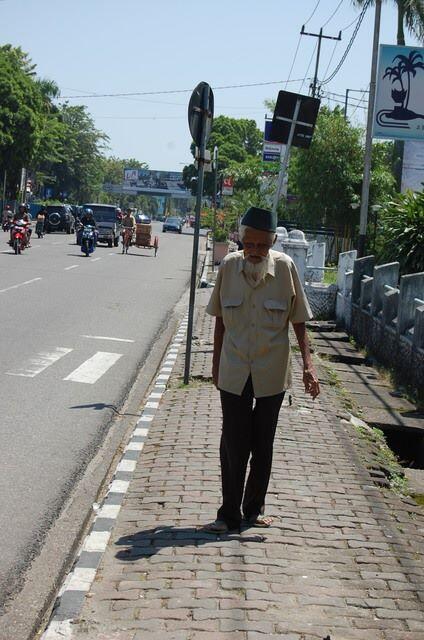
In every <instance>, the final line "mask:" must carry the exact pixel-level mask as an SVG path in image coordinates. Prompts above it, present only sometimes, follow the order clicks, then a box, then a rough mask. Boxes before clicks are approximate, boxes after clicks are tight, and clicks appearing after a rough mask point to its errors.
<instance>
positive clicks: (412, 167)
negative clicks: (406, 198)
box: [401, 140, 424, 193]
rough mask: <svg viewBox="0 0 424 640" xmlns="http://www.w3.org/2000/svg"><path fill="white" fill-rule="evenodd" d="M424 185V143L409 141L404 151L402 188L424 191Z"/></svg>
mask: <svg viewBox="0 0 424 640" xmlns="http://www.w3.org/2000/svg"><path fill="white" fill-rule="evenodd" d="M423 183H424V142H422V141H418V140H407V141H406V142H405V146H404V149H403V167H402V186H401V190H402V193H404V192H405V191H406V190H407V189H412V191H422V190H423Z"/></svg>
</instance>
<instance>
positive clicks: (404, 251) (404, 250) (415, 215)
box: [378, 191, 424, 273]
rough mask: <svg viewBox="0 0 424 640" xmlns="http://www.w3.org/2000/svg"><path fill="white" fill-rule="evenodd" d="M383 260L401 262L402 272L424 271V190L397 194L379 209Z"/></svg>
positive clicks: (380, 257)
mask: <svg viewBox="0 0 424 640" xmlns="http://www.w3.org/2000/svg"><path fill="white" fill-rule="evenodd" d="M378 241H379V251H378V257H379V260H380V262H381V261H384V262H393V261H397V262H399V263H400V268H401V271H402V273H417V272H420V271H424V251H423V247H424V193H423V192H413V191H407V192H406V193H404V194H398V195H397V196H396V197H394V198H393V199H392V200H390V201H389V202H388V203H386V204H385V205H384V206H383V208H382V209H381V210H380V211H379V234H378Z"/></svg>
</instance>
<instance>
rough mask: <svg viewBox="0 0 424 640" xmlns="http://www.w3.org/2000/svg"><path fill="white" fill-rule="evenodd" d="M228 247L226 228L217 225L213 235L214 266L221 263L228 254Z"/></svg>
mask: <svg viewBox="0 0 424 640" xmlns="http://www.w3.org/2000/svg"><path fill="white" fill-rule="evenodd" d="M229 246H230V243H229V240H228V231H227V228H226V226H225V225H221V224H219V223H217V224H216V226H215V230H214V233H213V257H214V264H220V263H221V261H222V259H223V258H225V256H226V255H227V253H228V248H229Z"/></svg>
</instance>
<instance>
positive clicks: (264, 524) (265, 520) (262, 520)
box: [246, 514, 273, 529]
mask: <svg viewBox="0 0 424 640" xmlns="http://www.w3.org/2000/svg"><path fill="white" fill-rule="evenodd" d="M246 522H247V523H248V524H249V525H250V526H251V527H258V528H261V529H267V528H268V527H270V526H271V525H272V522H273V521H272V518H270V517H268V516H263V515H261V514H259V515H257V516H251V517H250V518H246Z"/></svg>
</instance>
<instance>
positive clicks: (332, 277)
mask: <svg viewBox="0 0 424 640" xmlns="http://www.w3.org/2000/svg"><path fill="white" fill-rule="evenodd" d="M336 282H337V271H324V284H336Z"/></svg>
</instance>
